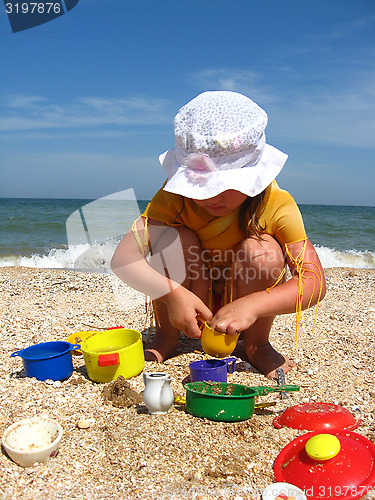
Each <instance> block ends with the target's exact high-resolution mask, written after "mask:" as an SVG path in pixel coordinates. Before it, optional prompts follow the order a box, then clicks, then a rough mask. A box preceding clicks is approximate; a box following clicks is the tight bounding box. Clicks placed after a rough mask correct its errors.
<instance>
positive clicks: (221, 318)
mask: <svg viewBox="0 0 375 500" xmlns="http://www.w3.org/2000/svg"><path fill="white" fill-rule="evenodd" d="M254 305H255V304H254ZM254 305H253V307H252V301H251V297H250V296H246V297H241V298H240V299H237V300H234V301H233V302H231V303H229V304H226V305H225V306H223V307H222V308H221V309H219V310H218V312H217V313H216V314H215V316H214V318H213V319H212V321H210V323H209V325H210V327H211V328H213V329H214V330H217V331H218V332H222V333H229V335H237V334H238V333H240V332H243V331H244V330H247V329H248V328H249V327H250V326H251V325H252V324H253V323H255V321H256V320H257V319H258V316H257V314H256V312H255V307H254Z"/></svg>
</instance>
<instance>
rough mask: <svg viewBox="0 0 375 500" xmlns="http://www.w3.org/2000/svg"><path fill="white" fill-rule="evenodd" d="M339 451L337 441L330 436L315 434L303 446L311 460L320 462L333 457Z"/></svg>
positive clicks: (338, 442)
mask: <svg viewBox="0 0 375 500" xmlns="http://www.w3.org/2000/svg"><path fill="white" fill-rule="evenodd" d="M340 449H341V444H340V441H339V439H338V438H337V437H336V436H333V435H332V434H316V435H315V436H313V437H312V438H310V439H309V440H308V441H307V442H306V445H305V450H306V453H307V454H308V456H309V457H310V458H312V459H313V460H317V461H322V462H323V461H324V460H329V459H330V458H333V457H335V456H336V455H337V454H338V453H339V451H340Z"/></svg>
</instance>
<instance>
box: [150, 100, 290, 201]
mask: <svg viewBox="0 0 375 500" xmlns="http://www.w3.org/2000/svg"><path fill="white" fill-rule="evenodd" d="M266 125H267V114H266V112H265V111H264V110H263V109H262V108H260V107H259V106H258V105H257V104H255V102H253V101H252V100H251V99H249V98H248V97H246V96H244V95H242V94H238V93H237V92H229V91H213V92H203V93H202V94H199V95H198V96H197V97H195V98H194V99H193V100H191V101H190V102H188V103H187V104H186V105H185V106H183V107H182V108H181V109H180V110H179V112H178V113H177V115H176V117H175V119H174V133H175V147H174V149H171V150H169V151H166V152H165V153H163V154H162V155H160V157H159V161H160V163H161V165H162V166H163V168H164V170H165V171H166V173H167V175H168V180H167V183H166V184H165V186H164V190H165V191H168V192H170V193H175V194H180V195H182V196H185V197H187V198H193V199H196V200H204V199H207V198H212V197H214V196H217V195H218V194H220V193H222V192H223V191H226V190H228V189H234V190H236V191H240V192H241V193H243V194H246V195H247V196H256V195H257V194H259V193H261V192H262V191H263V190H264V189H265V188H266V187H267V186H268V185H269V184H271V182H272V181H273V180H274V179H275V178H276V176H277V175H278V174H279V172H280V170H281V169H282V168H283V166H284V163H285V162H286V160H287V158H288V155H286V154H285V153H282V152H281V151H279V150H278V149H276V148H274V147H273V146H270V145H269V144H266V137H265V133H264V130H265V128H266Z"/></svg>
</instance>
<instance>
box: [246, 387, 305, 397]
mask: <svg viewBox="0 0 375 500" xmlns="http://www.w3.org/2000/svg"><path fill="white" fill-rule="evenodd" d="M252 389H254V391H255V392H256V395H257V396H265V395H266V394H268V393H269V392H289V391H299V390H300V386H299V385H278V386H277V387H267V386H262V385H260V386H258V387H252Z"/></svg>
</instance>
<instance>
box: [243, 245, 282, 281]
mask: <svg viewBox="0 0 375 500" xmlns="http://www.w3.org/2000/svg"><path fill="white" fill-rule="evenodd" d="M262 238H263V239H262V240H258V239H255V238H247V239H246V240H244V241H242V242H241V243H240V245H239V247H238V249H237V253H236V260H235V270H236V272H237V274H238V277H239V278H241V276H243V277H244V280H245V282H246V283H249V282H252V283H253V284H254V285H252V286H255V283H256V282H258V283H261V284H262V286H261V288H263V287H267V286H270V285H272V284H274V283H275V282H276V280H277V279H278V278H279V277H280V274H281V273H282V272H283V269H284V267H285V259H284V255H283V252H282V249H281V247H280V245H279V244H278V242H277V241H276V240H275V239H274V238H272V236H269V235H263V236H262Z"/></svg>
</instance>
